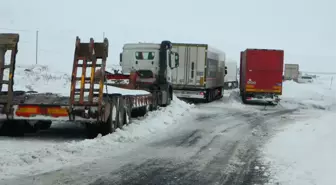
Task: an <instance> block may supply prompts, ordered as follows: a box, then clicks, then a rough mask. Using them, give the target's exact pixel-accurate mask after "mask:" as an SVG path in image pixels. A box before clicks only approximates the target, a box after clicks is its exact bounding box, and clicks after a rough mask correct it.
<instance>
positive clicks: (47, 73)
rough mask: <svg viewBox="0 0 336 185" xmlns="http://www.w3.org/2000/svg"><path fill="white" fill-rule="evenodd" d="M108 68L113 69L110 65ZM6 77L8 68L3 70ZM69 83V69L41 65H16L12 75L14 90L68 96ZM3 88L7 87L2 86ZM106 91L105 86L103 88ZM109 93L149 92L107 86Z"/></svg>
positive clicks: (131, 93) (132, 93)
mask: <svg viewBox="0 0 336 185" xmlns="http://www.w3.org/2000/svg"><path fill="white" fill-rule="evenodd" d="M109 69H114V67H113V68H112V67H110V68H109ZM5 79H8V70H7V71H6V72H5ZM70 84H71V69H70V70H69V72H68V73H64V72H60V71H54V70H51V69H49V68H48V66H43V65H27V66H20V65H18V66H16V68H15V77H14V90H25V91H37V92H41V93H44V92H52V93H57V94H61V95H63V96H69V94H70ZM3 89H7V86H4V87H3ZM104 92H106V88H104ZM108 92H109V93H121V94H124V95H134V94H149V92H147V91H141V90H127V89H121V88H117V87H108Z"/></svg>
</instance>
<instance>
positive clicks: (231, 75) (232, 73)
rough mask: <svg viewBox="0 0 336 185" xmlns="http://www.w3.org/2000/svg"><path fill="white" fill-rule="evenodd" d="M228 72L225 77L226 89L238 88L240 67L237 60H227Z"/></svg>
mask: <svg viewBox="0 0 336 185" xmlns="http://www.w3.org/2000/svg"><path fill="white" fill-rule="evenodd" d="M225 64H226V68H227V74H226V75H225V78H224V89H235V88H238V70H237V69H238V68H237V63H236V62H226V63H225Z"/></svg>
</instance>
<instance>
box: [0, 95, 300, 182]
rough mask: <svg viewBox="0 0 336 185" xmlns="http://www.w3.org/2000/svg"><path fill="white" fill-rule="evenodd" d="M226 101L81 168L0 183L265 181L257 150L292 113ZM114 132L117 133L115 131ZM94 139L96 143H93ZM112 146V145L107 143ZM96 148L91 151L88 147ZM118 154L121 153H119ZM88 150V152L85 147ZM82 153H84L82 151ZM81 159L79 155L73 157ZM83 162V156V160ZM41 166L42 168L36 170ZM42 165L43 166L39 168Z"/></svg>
mask: <svg viewBox="0 0 336 185" xmlns="http://www.w3.org/2000/svg"><path fill="white" fill-rule="evenodd" d="M230 101H232V97H231V98H224V99H223V100H222V101H217V102H213V103H210V104H203V105H197V106H196V107H194V108H193V109H191V110H190V111H188V113H186V114H185V115H184V116H183V117H181V118H180V120H179V122H178V123H177V124H172V125H170V126H167V127H166V128H165V129H164V130H161V131H158V130H157V132H156V133H155V134H151V135H150V137H146V138H142V139H139V141H138V142H136V144H134V142H131V143H127V142H126V143H125V142H124V143H123V144H122V145H119V147H120V148H111V146H108V145H110V143H105V145H104V146H105V147H107V148H108V150H101V151H100V153H98V154H97V155H101V157H98V158H93V159H92V160H91V161H87V162H86V163H84V164H79V165H75V166H69V167H63V168H62V169H59V170H56V171H55V170H52V171H50V172H47V173H43V174H37V175H33V176H28V177H24V176H21V177H17V178H15V179H8V180H3V181H2V182H1V181H0V183H1V184H44V185H47V184H218V183H221V184H244V183H248V182H264V181H265V179H264V177H263V176H260V175H259V174H258V173H256V172H258V171H256V170H255V168H258V166H259V161H258V156H259V155H258V150H257V149H258V148H259V147H260V146H261V145H262V144H263V142H264V141H265V140H266V139H267V138H268V136H269V134H270V133H271V132H272V130H273V129H272V128H273V127H274V126H275V125H276V124H277V123H278V121H279V120H280V119H282V121H283V122H285V121H286V119H287V118H284V116H283V115H286V116H287V117H290V115H291V116H295V111H296V110H297V109H285V108H281V107H278V108H270V109H266V110H263V107H250V106H245V105H241V104H238V103H237V102H230ZM117 134H118V133H117ZM97 140H99V139H97ZM111 144H113V143H111ZM92 150H95V148H92ZM120 150H122V151H120ZM87 151H88V152H89V150H88V149H87ZM83 155H88V154H85V153H83ZM78 157H80V156H78ZM84 158H85V157H84ZM41 167H42V166H41ZM44 167H45V166H44Z"/></svg>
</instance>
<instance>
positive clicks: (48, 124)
mask: <svg viewBox="0 0 336 185" xmlns="http://www.w3.org/2000/svg"><path fill="white" fill-rule="evenodd" d="M51 123H52V121H44V120H43V121H38V123H37V124H39V127H38V128H39V129H41V130H47V129H49V128H50V127H51Z"/></svg>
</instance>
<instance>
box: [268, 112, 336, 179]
mask: <svg viewBox="0 0 336 185" xmlns="http://www.w3.org/2000/svg"><path fill="white" fill-rule="evenodd" d="M315 114H316V115H315V116H313V117H315V118H314V119H309V120H305V121H300V122H299V121H297V122H296V123H295V124H293V125H290V126H288V127H287V128H286V129H285V130H284V131H283V132H280V133H279V134H277V135H276V136H275V137H274V138H273V139H272V140H271V141H270V142H269V143H268V144H267V145H266V146H265V149H264V156H265V164H266V165H268V166H269V167H270V169H269V171H270V172H271V176H272V179H271V181H270V184H272V185H273V184H277V183H279V184H286V185H313V184H314V185H315V184H318V185H335V184H336V178H335V174H336V162H335V156H336V135H335V132H336V124H335V118H336V114H335V113H332V112H328V111H324V112H323V113H321V112H320V114H317V113H315Z"/></svg>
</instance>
